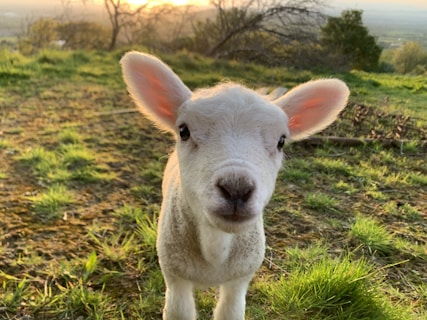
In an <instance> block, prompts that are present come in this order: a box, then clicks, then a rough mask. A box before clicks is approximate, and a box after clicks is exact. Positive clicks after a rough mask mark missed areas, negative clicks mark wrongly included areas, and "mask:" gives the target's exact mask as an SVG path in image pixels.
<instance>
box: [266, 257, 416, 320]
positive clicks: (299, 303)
mask: <svg viewBox="0 0 427 320" xmlns="http://www.w3.org/2000/svg"><path fill="white" fill-rule="evenodd" d="M378 286H379V282H378V280H376V279H375V277H374V274H373V270H372V266H370V265H369V264H368V263H367V262H366V261H364V260H358V261H351V259H350V258H349V257H345V258H341V259H327V258H323V259H321V260H320V261H317V262H315V263H313V264H312V265H310V267H309V268H305V267H297V268H296V269H295V270H292V273H291V275H290V276H289V277H286V278H285V277H281V278H280V279H279V280H278V281H275V282H272V283H270V284H269V285H268V286H265V287H263V288H262V289H261V290H262V291H263V294H264V295H265V299H266V300H268V301H269V303H270V305H271V311H270V313H271V314H272V315H273V316H274V315H276V316H280V315H283V314H286V316H287V318H288V319H307V318H309V319H313V320H317V319H318V320H325V319H378V320H380V319H404V318H405V317H408V314H407V313H406V312H405V311H404V310H400V311H399V314H393V313H396V312H395V311H394V310H395V309H394V306H393V305H392V304H391V303H390V302H387V299H386V298H385V297H384V296H383V295H382V294H381V293H380V291H379V290H378Z"/></svg>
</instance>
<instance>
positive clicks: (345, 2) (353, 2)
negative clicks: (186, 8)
mask: <svg viewBox="0 0 427 320" xmlns="http://www.w3.org/2000/svg"><path fill="white" fill-rule="evenodd" d="M74 1H76V0H74ZM92 1H97V2H102V0H92ZM129 1H132V2H133V3H137V2H138V1H139V2H144V0H129ZM169 1H171V0H169ZM172 1H173V0H172ZM175 1H177V2H183V1H184V0H175ZM188 1H191V0H188ZM193 1H194V0H193ZM204 1H206V2H207V1H208V0H204ZM327 2H328V3H329V4H330V5H332V6H333V7H336V8H340V9H341V8H355V9H370V8H377V9H380V8H384V7H385V8H387V9H388V10H389V9H393V10H394V9H395V8H397V9H403V10H420V9H425V10H427V1H426V0H328V1H327ZM49 3H50V4H52V5H57V4H61V0H37V1H36V0H0V9H2V8H3V7H9V6H16V5H25V6H36V5H37V4H49ZM426 18H427V17H426Z"/></svg>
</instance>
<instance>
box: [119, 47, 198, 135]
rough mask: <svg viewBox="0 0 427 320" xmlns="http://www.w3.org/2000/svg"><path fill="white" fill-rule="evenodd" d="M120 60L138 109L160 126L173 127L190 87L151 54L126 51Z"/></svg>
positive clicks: (165, 128) (163, 127)
mask: <svg viewBox="0 0 427 320" xmlns="http://www.w3.org/2000/svg"><path fill="white" fill-rule="evenodd" d="M120 63H121V65H122V72H123V78H124V80H125V82H126V84H127V87H128V91H129V92H130V94H131V96H132V98H133V100H134V101H135V103H136V105H137V106H138V107H139V109H140V111H141V112H142V113H143V114H144V115H145V116H147V117H148V118H149V119H150V120H152V121H153V122H154V123H155V124H157V125H158V126H159V127H160V128H161V129H164V130H168V131H174V126H175V120H176V111H177V109H178V108H179V107H180V106H181V105H182V104H183V103H184V102H185V101H186V100H188V99H190V97H191V91H190V89H188V88H187V87H186V86H185V84H184V83H183V82H182V81H181V79H180V78H179V77H178V76H177V75H176V74H175V73H174V72H173V71H172V70H171V69H170V68H169V67H168V66H167V65H166V64H164V63H163V62H162V61H160V60H159V59H157V58H156V57H153V56H151V55H148V54H143V53H139V52H128V53H126V54H125V55H124V56H123V58H122V60H121V61H120Z"/></svg>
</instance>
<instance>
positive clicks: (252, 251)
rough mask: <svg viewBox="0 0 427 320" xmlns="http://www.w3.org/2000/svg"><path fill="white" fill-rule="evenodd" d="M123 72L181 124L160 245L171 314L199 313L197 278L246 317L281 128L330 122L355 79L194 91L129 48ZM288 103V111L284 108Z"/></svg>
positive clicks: (153, 105) (167, 119) (228, 317)
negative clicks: (279, 92) (274, 90)
mask: <svg viewBox="0 0 427 320" xmlns="http://www.w3.org/2000/svg"><path fill="white" fill-rule="evenodd" d="M122 63H123V72H124V76H125V80H126V82H127V84H128V88H129V91H130V92H131V93H132V95H133V97H134V99H135V101H136V103H137V104H138V106H139V107H140V108H141V111H142V112H143V113H144V114H145V115H146V116H148V117H149V118H151V119H152V120H153V121H154V122H155V123H157V124H158V125H159V126H161V127H162V128H164V129H167V130H169V131H170V132H172V133H173V134H175V136H176V138H177V144H176V148H175V150H174V152H173V153H172V154H171V156H170V158H169V161H168V164H167V166H166V169H165V173H164V179H163V186H162V189H163V203H162V209H161V214H160V219H159V228H158V238H157V250H158V255H159V261H160V266H161V269H162V273H163V276H164V279H165V282H166V287H167V292H166V306H165V309H164V313H163V318H164V319H167V320H172V319H173V320H177V319H191V320H193V319H195V318H196V310H195V303H194V298H193V289H194V287H195V286H201V287H206V286H219V287H220V296H219V301H218V304H217V307H216V308H215V312H214V318H215V319H216V320H221V319H222V320H242V319H244V313H245V294H246V290H247V287H248V284H249V281H250V280H251V278H252V276H253V274H254V273H255V271H256V270H257V269H258V268H259V266H260V265H261V263H262V260H263V257H264V245H265V239H264V229H263V221H262V212H263V209H264V207H265V205H266V204H267V203H268V201H269V200H270V198H271V195H272V193H273V191H274V185H275V181H276V177H277V173H278V171H279V169H280V166H281V162H282V150H281V148H282V146H283V143H284V137H285V136H286V137H287V138H288V140H297V139H301V138H303V137H305V136H307V135H308V134H311V133H314V132H316V131H319V130H321V129H323V128H324V127H326V126H327V125H328V124H329V123H331V122H332V121H333V120H334V119H335V117H336V115H337V113H338V112H339V111H340V110H341V109H342V108H343V107H344V105H345V103H346V100H347V97H348V89H347V88H346V86H345V85H344V84H343V83H342V82H340V81H338V80H321V81H316V82H311V83H309V84H306V85H303V86H301V87H299V88H298V89H296V90H292V91H291V92H290V93H288V94H286V95H285V96H283V97H280V98H279V99H277V100H275V101H273V102H272V101H269V100H268V98H267V97H263V96H260V95H258V94H257V93H255V92H253V91H252V90H249V89H246V88H244V87H242V86H240V85H236V84H233V83H229V84H222V85H219V86H217V87H214V88H212V89H203V90H199V91H197V92H195V93H191V91H189V90H188V88H187V87H185V85H184V84H183V83H182V82H181V81H180V80H179V78H178V77H177V76H176V75H175V74H174V73H173V72H172V71H171V70H170V69H169V68H168V67H167V66H165V65H164V64H163V63H161V62H160V61H159V60H157V59H156V58H154V57H151V56H147V55H142V54H139V53H129V54H127V55H126V56H125V57H124V58H123V60H122ZM284 111H286V112H284Z"/></svg>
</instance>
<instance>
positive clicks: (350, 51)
mask: <svg viewBox="0 0 427 320" xmlns="http://www.w3.org/2000/svg"><path fill="white" fill-rule="evenodd" d="M362 14H363V11H361V10H344V11H343V12H342V13H341V17H329V18H328V21H327V23H326V25H325V26H323V27H322V28H321V43H322V44H323V46H325V47H326V48H327V49H328V50H329V51H330V53H331V54H332V55H336V56H343V57H344V58H345V63H346V64H348V65H349V66H350V67H351V68H355V69H362V70H372V69H375V68H377V66H378V61H379V59H380V55H381V52H382V48H381V47H380V46H378V45H377V43H376V41H375V38H374V37H373V36H372V35H370V34H369V32H368V29H367V28H366V27H365V26H364V25H363V22H362Z"/></svg>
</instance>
